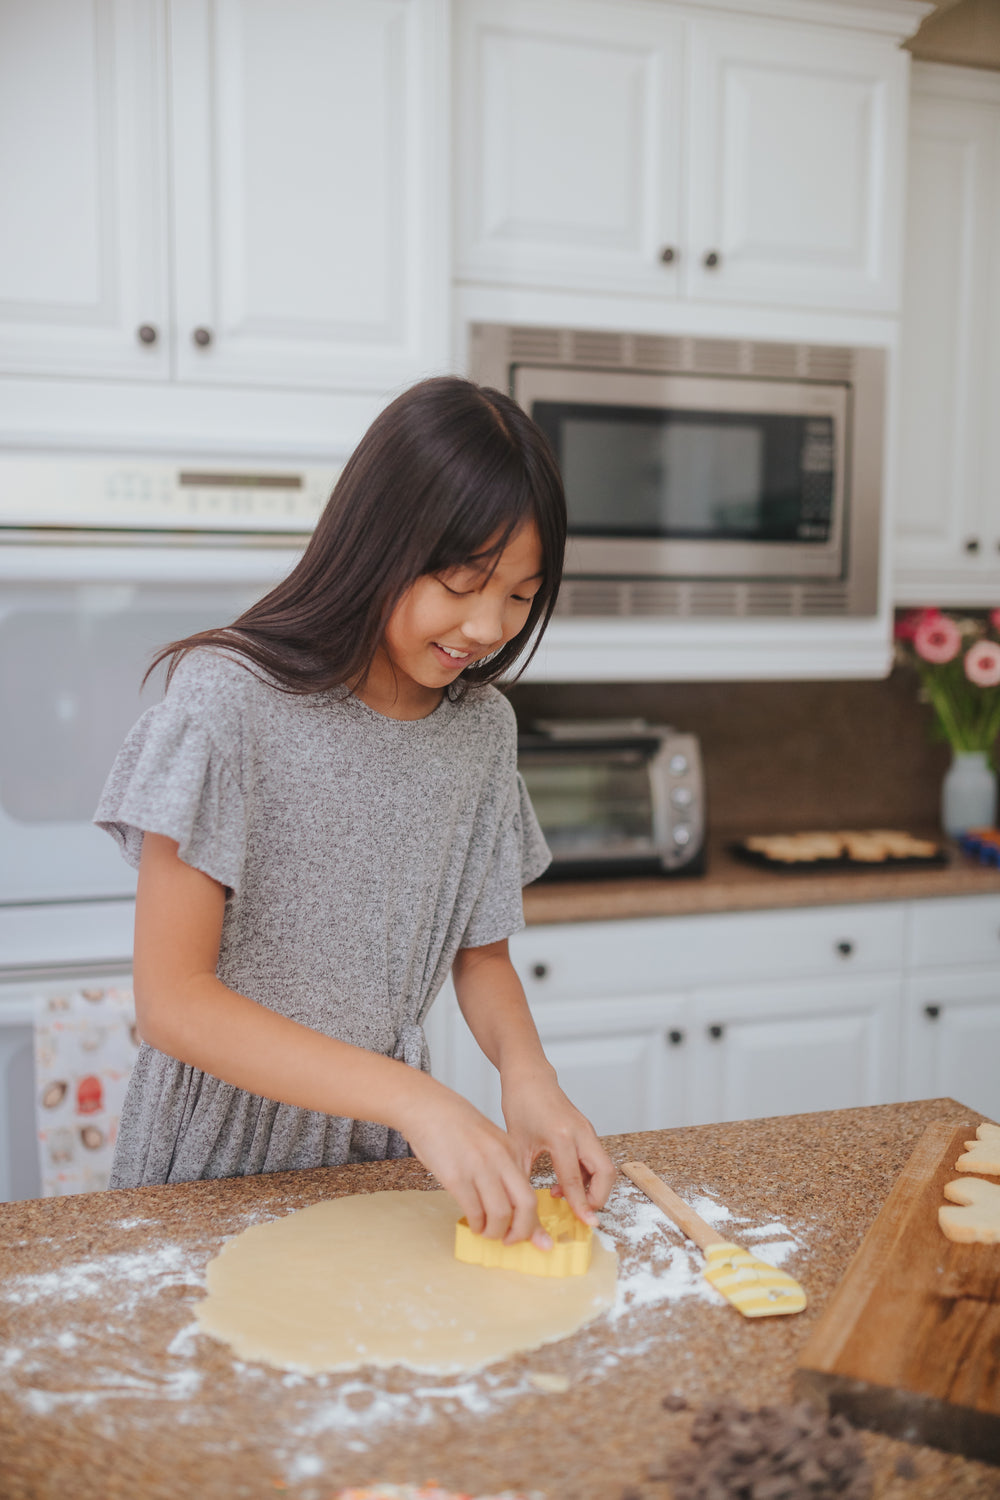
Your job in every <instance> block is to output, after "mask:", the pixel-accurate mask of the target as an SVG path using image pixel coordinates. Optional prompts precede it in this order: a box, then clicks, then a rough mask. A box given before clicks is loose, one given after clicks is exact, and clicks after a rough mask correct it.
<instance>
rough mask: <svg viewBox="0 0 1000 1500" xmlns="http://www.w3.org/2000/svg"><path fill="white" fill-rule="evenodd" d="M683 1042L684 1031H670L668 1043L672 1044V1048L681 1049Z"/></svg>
mask: <svg viewBox="0 0 1000 1500" xmlns="http://www.w3.org/2000/svg"><path fill="white" fill-rule="evenodd" d="M683 1040H684V1033H683V1031H668V1032H667V1041H668V1042H669V1043H670V1045H671V1047H679V1046H680V1044H681V1042H683Z"/></svg>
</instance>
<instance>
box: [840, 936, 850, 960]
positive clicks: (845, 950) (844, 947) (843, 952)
mask: <svg viewBox="0 0 1000 1500" xmlns="http://www.w3.org/2000/svg"><path fill="white" fill-rule="evenodd" d="M837 952H838V953H839V954H840V956H841V958H850V956H851V954H852V953H853V952H854V944H853V943H849V942H848V941H847V939H846V938H845V939H844V940H843V942H840V943H838V944H837Z"/></svg>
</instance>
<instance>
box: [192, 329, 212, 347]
mask: <svg viewBox="0 0 1000 1500" xmlns="http://www.w3.org/2000/svg"><path fill="white" fill-rule="evenodd" d="M191 337H192V338H193V339H194V341H195V343H196V344H197V345H198V348H199V349H207V348H208V346H209V344H210V343H211V342H212V331H211V329H209V328H196V329H195V331H194V333H192V335H191Z"/></svg>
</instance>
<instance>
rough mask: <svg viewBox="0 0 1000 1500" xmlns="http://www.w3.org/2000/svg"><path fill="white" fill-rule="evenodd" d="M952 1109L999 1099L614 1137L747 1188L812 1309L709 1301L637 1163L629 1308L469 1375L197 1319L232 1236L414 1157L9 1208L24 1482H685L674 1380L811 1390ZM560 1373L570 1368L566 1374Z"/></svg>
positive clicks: (282, 1491) (696, 1174) (179, 1490)
mask: <svg viewBox="0 0 1000 1500" xmlns="http://www.w3.org/2000/svg"><path fill="white" fill-rule="evenodd" d="M942 1118H943V1119H950V1120H954V1121H955V1123H956V1124H959V1123H963V1122H965V1121H970V1122H971V1121H973V1120H975V1119H978V1118H979V1117H978V1116H976V1115H975V1113H974V1111H971V1110H967V1109H965V1108H963V1107H962V1106H961V1105H959V1104H956V1103H955V1102H954V1101H952V1100H940V1099H939V1100H924V1101H921V1102H918V1103H909V1104H898V1105H885V1106H879V1107H872V1108H867V1109H855V1110H838V1111H835V1112H832V1113H824V1114H813V1115H801V1116H797V1117H785V1118H778V1119H768V1120H756V1121H750V1122H743V1123H738V1124H721V1125H704V1126H693V1127H689V1128H686V1129H682V1130H670V1131H658V1132H653V1133H649V1134H642V1135H632V1136H618V1137H612V1138H610V1139H609V1141H608V1146H609V1149H610V1151H611V1153H612V1155H613V1156H614V1158H615V1159H616V1160H617V1161H625V1160H628V1159H632V1158H637V1159H642V1160H645V1161H646V1162H648V1163H649V1164H650V1165H651V1166H652V1167H653V1168H654V1169H655V1170H656V1171H658V1172H660V1173H661V1174H662V1175H663V1176H664V1177H665V1178H666V1179H667V1180H668V1181H669V1182H670V1183H671V1184H672V1185H673V1186H674V1187H675V1188H676V1189H677V1190H678V1191H679V1192H680V1193H681V1194H682V1195H683V1196H686V1197H687V1198H688V1200H689V1201H695V1200H700V1201H698V1203H697V1206H699V1207H700V1208H701V1210H702V1212H703V1213H705V1214H708V1216H711V1213H712V1212H713V1210H712V1209H711V1206H710V1205H708V1204H706V1203H705V1201H704V1200H705V1199H706V1198H708V1199H711V1200H713V1202H714V1203H715V1204H717V1205H725V1206H726V1207H727V1208H728V1209H729V1210H730V1212H731V1215H732V1219H731V1220H730V1221H727V1224H726V1227H727V1230H728V1231H729V1232H730V1233H732V1234H733V1236H734V1238H737V1239H743V1240H744V1242H746V1243H751V1244H754V1245H755V1246H756V1247H757V1248H758V1249H760V1250H761V1251H762V1252H764V1253H766V1251H764V1247H765V1246H766V1247H768V1248H769V1249H770V1252H771V1254H770V1258H771V1259H783V1264H784V1265H785V1266H786V1267H787V1268H788V1269H789V1270H790V1271H791V1273H792V1274H793V1275H794V1276H795V1277H797V1278H798V1279H799V1280H800V1281H802V1282H803V1284H804V1285H805V1286H806V1289H807V1291H808V1293H809V1297H810V1306H809V1308H808V1309H807V1310H806V1311H805V1312H804V1313H802V1314H800V1315H797V1316H795V1317H793V1318H787V1319H784V1318H781V1319H777V1318H776V1319H764V1320H759V1321H754V1322H750V1321H746V1320H744V1319H742V1318H740V1316H739V1315H738V1314H737V1313H736V1312H735V1311H734V1310H733V1309H732V1308H730V1307H729V1306H728V1305H727V1304H725V1303H721V1302H714V1301H712V1300H710V1298H709V1296H708V1295H706V1290H705V1287H704V1283H703V1281H702V1278H701V1276H700V1273H699V1269H698V1266H699V1261H698V1260H697V1259H696V1258H695V1257H694V1256H692V1255H690V1254H689V1252H688V1251H686V1250H685V1249H683V1247H682V1244H681V1239H680V1236H679V1235H677V1234H676V1232H673V1231H670V1232H666V1231H664V1230H662V1229H661V1228H659V1227H657V1226H656V1225H655V1224H654V1223H653V1221H652V1220H651V1219H650V1213H651V1210H649V1209H648V1208H647V1205H646V1203H645V1200H644V1199H641V1198H640V1197H639V1195H638V1193H637V1191H636V1190H635V1189H634V1188H632V1186H631V1184H628V1183H626V1182H625V1181H624V1179H623V1180H622V1181H621V1183H620V1185H619V1187H618V1188H616V1190H615V1194H614V1195H613V1199H612V1208H611V1210H610V1212H609V1214H608V1215H606V1219H607V1221H608V1227H610V1228H612V1230H613V1231H614V1232H616V1233H617V1234H618V1236H619V1242H620V1246H621V1248H620V1252H619V1254H620V1271H621V1285H622V1287H623V1288H624V1290H625V1292H626V1293H627V1297H626V1298H625V1300H624V1301H623V1305H622V1306H621V1308H620V1309H616V1312H615V1313H614V1314H608V1315H605V1316H604V1317H603V1318H601V1319H599V1320H598V1321H597V1322H595V1323H593V1324H591V1325H590V1326H589V1327H588V1328H585V1329H583V1330H581V1331H580V1332H579V1333H577V1334H576V1335H574V1336H573V1337H572V1338H571V1339H568V1340H565V1341H563V1342H562V1343H558V1344H551V1345H548V1346H547V1347H545V1348H543V1349H541V1350H537V1351H535V1352H534V1353H531V1354H525V1355H522V1356H519V1357H518V1358H516V1359H512V1360H508V1361H505V1362H503V1363H501V1364H497V1365H494V1366H491V1367H489V1368H488V1369H487V1370H485V1371H483V1372H480V1373H478V1374H476V1375H472V1376H465V1377H428V1376H421V1375H416V1374H414V1373H412V1372H407V1371H405V1370H402V1369H399V1368H395V1369H392V1370H388V1371H382V1372H376V1371H370V1370H362V1371H358V1372H356V1373H352V1374H347V1375H344V1374H341V1375H326V1376H310V1377H307V1376H301V1375H295V1374H288V1373H282V1372H281V1371H276V1370H272V1369H270V1368H268V1367H266V1366H263V1365H257V1364H250V1363H245V1362H242V1361H239V1360H235V1359H234V1358H233V1356H232V1355H231V1354H230V1352H229V1350H228V1349H227V1348H226V1347H225V1346H224V1345H222V1344H219V1343H217V1342H215V1341H214V1340H212V1339H210V1338H208V1337H206V1336H204V1335H202V1334H199V1333H198V1332H197V1330H196V1327H195V1326H194V1324H193V1316H192V1310H193V1308H194V1305H195V1304H196V1303H197V1302H198V1301H199V1300H200V1298H201V1296H202V1295H203V1287H204V1271H205V1265H206V1262H207V1261H208V1260H209V1259H210V1258H211V1257H212V1256H213V1255H214V1254H216V1253H217V1251H218V1250H219V1248H220V1246H221V1245H222V1243H223V1241H224V1240H225V1239H226V1238H227V1237H228V1236H231V1235H233V1234H236V1233H238V1232H239V1231H241V1230H242V1229H244V1228H246V1227H247V1226H248V1225H250V1224H253V1223H257V1222H260V1221H262V1220H266V1219H268V1218H271V1217H276V1216H279V1215H283V1214H286V1213H288V1212H290V1211H292V1210H294V1209H297V1208H301V1207H305V1206H306V1205H308V1204H310V1203H313V1202H316V1201H317V1200H320V1199H323V1198H327V1197H330V1196H337V1195H340V1194H343V1193H350V1192H374V1191H377V1190H379V1189H398V1188H405V1187H416V1188H423V1187H428V1186H431V1180H430V1179H429V1177H428V1175H427V1174H426V1173H425V1172H424V1170H423V1168H422V1167H421V1166H420V1164H419V1163H418V1162H416V1161H403V1162H384V1163H374V1164H370V1165H366V1166H356V1167H343V1168H338V1169H331V1170H316V1171H307V1172H298V1173H281V1174H276V1175H273V1176H265V1177H258V1178H239V1179H229V1180H226V1181H221V1182H204V1183H194V1184H188V1185H183V1186H175V1187H153V1188H141V1189H136V1190H134V1191H130V1192H115V1193H110V1192H109V1193H98V1194H86V1195H80V1196H77V1197H70V1198H59V1199H46V1200H39V1201H34V1202H29V1203H22V1204H4V1205H2V1206H0V1263H2V1265H3V1270H4V1275H3V1282H2V1285H0V1302H2V1323H3V1328H4V1338H3V1347H2V1350H0V1476H2V1477H0V1492H2V1494H3V1496H4V1497H5V1500H50V1497H51V1500H56V1497H59V1500H64V1497H66V1496H70V1495H71V1496H73V1500H113V1497H122V1500H126V1497H127V1500H177V1497H178V1496H187V1495H190V1496H196V1497H198V1500H235V1497H244V1496H246V1497H266V1496H271V1495H291V1496H295V1497H298V1500H331V1497H332V1496H333V1495H334V1494H335V1493H336V1490H337V1488H338V1487H339V1486H341V1485H345V1484H359V1485H360V1484H367V1483H372V1482H375V1481H379V1480H382V1481H387V1480H391V1481H396V1482H403V1481H427V1480H429V1479H436V1480H438V1481H439V1482H440V1483H441V1484H443V1485H448V1486H450V1487H452V1488H454V1489H465V1490H467V1491H469V1492H471V1493H473V1494H487V1493H494V1492H497V1491H500V1490H502V1489H504V1488H507V1487H511V1488H514V1487H523V1488H526V1489H534V1490H537V1491H540V1492H542V1493H543V1494H544V1495H545V1496H547V1497H549V1500H598V1497H600V1500H620V1497H621V1496H622V1494H623V1491H625V1490H626V1489H629V1490H631V1491H633V1492H634V1494H635V1496H636V1497H637V1500H666V1495H667V1490H666V1486H665V1485H664V1484H663V1483H662V1482H660V1481H656V1480H652V1479H650V1478H649V1475H650V1471H655V1470H657V1469H658V1468H659V1467H660V1466H661V1465H662V1462H663V1460H664V1458H665V1456H666V1454H667V1453H668V1452H669V1451H670V1450H672V1449H676V1448H678V1447H679V1446H682V1445H684V1444H685V1443H686V1441H687V1433H688V1429H689V1427H690V1423H691V1413H690V1411H680V1412H671V1411H667V1410H665V1409H664V1407H663V1405H662V1401H663V1398H664V1396H667V1395H670V1394H674V1393H683V1394H684V1395H685V1396H686V1397H687V1398H688V1400H689V1401H690V1402H691V1403H695V1404H697V1403H700V1402H702V1401H704V1400H706V1399H709V1398H711V1397H713V1396H718V1395H721V1394H725V1393H730V1394H733V1395H734V1396H736V1397H737V1398H739V1399H740V1400H741V1401H743V1402H744V1403H745V1404H747V1405H751V1406H755V1407H756V1406H758V1405H760V1404H761V1403H764V1402H768V1401H779V1402H781V1401H789V1400H791V1399H792V1374H793V1368H794V1364H795V1359H796V1354H797V1351H798V1350H799V1349H800V1348H801V1346H802V1345H803V1343H804V1342H805V1340H806V1338H807V1336H808V1334H809V1332H810V1330H811V1328H812V1327H813V1325H814V1323H815V1320H816V1318H817V1316H818V1315H819V1314H820V1313H821V1311H822V1309H823V1307H824V1306H825V1304H826V1303H827V1301H828V1299H829V1297H830V1295H831V1293H832V1291H833V1289H834V1287H835V1285H836V1284H837V1281H838V1279H839V1278H840V1277H841V1276H842V1274H843V1272H844V1270H845V1267H846V1265H847V1262H848V1260H849V1258H850V1256H851V1255H852V1254H853V1252H854V1251H855V1250H856V1248H857V1246H858V1244H859V1243H860V1241H861V1239H862V1237H863V1236H864V1234H865V1232H866V1230H867V1229H868V1228H869V1226H870V1225H871V1223H872V1221H873V1220H874V1218H875V1216H876V1214H877V1212H878V1209H879V1207H880V1205H881V1204H882V1202H883V1201H884V1199H885V1197H886V1195H887V1194H888V1192H889V1189H890V1187H891V1186H892V1183H893V1181H894V1180H895V1178H896V1176H897V1174H898V1172H899V1171H900V1169H901V1168H902V1166H903V1164H904V1163H905V1161H906V1160H907V1158H908V1156H909V1154H910V1152H911V1150H912V1147H913V1144H914V1142H915V1140H916V1138H917V1137H918V1136H919V1134H920V1132H921V1131H922V1130H923V1128H924V1127H925V1126H926V1125H927V1124H928V1123H929V1122H930V1121H931V1120H933V1119H942ZM628 1225H631V1232H629V1230H628V1228H627V1226H628ZM622 1226H626V1227H625V1228H623V1227H622ZM664 1246H666V1247H667V1248H666V1249H665V1248H664ZM657 1247H659V1259H658V1261H657V1262H656V1265H657V1274H656V1276H655V1277H654V1276H653V1275H652V1272H651V1269H650V1261H651V1257H652V1256H654V1255H655V1254H656V1252H657ZM670 1247H673V1248H670ZM782 1247H783V1248H782ZM484 1274H489V1273H484ZM540 1374H541V1375H556V1376H561V1377H564V1381H565V1382H566V1383H567V1384H568V1388H567V1389H565V1390H564V1391H559V1392H552V1391H543V1390H542V1389H540V1388H539V1386H538V1385H537V1384H535V1383H534V1382H533V1379H532V1377H533V1376H537V1375H540ZM863 1441H864V1445H865V1448H866V1451H867V1453H868V1455H869V1458H870V1460H871V1462H872V1464H873V1468H874V1471H875V1476H876V1479H875V1494H876V1496H877V1497H879V1500H932V1497H933V1500H937V1497H941V1496H948V1500H988V1497H992V1500H997V1496H1000V1470H998V1469H996V1468H993V1467H987V1466H985V1465H981V1464H976V1463H971V1462H968V1461H966V1460H964V1459H961V1458H958V1457H956V1456H954V1455H947V1454H943V1453H938V1452H936V1451H934V1450H932V1449H928V1448H907V1447H906V1445H904V1444H902V1443H899V1442H896V1441H893V1440H890V1439H888V1438H884V1437H880V1436H875V1435H872V1434H865V1436H864V1439H863ZM904 1459H905V1460H906V1462H903V1460H904ZM911 1462H912V1466H913V1467H914V1468H915V1473H914V1474H913V1475H912V1477H906V1476H907V1472H908V1469H909V1467H910V1464H911ZM897 1465H900V1469H899V1472H897Z"/></svg>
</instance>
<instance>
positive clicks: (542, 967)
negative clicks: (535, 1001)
mask: <svg viewBox="0 0 1000 1500" xmlns="http://www.w3.org/2000/svg"><path fill="white" fill-rule="evenodd" d="M531 972H532V974H533V975H534V976H535V978H536V979H547V978H548V973H549V966H548V964H532V965H531Z"/></svg>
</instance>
